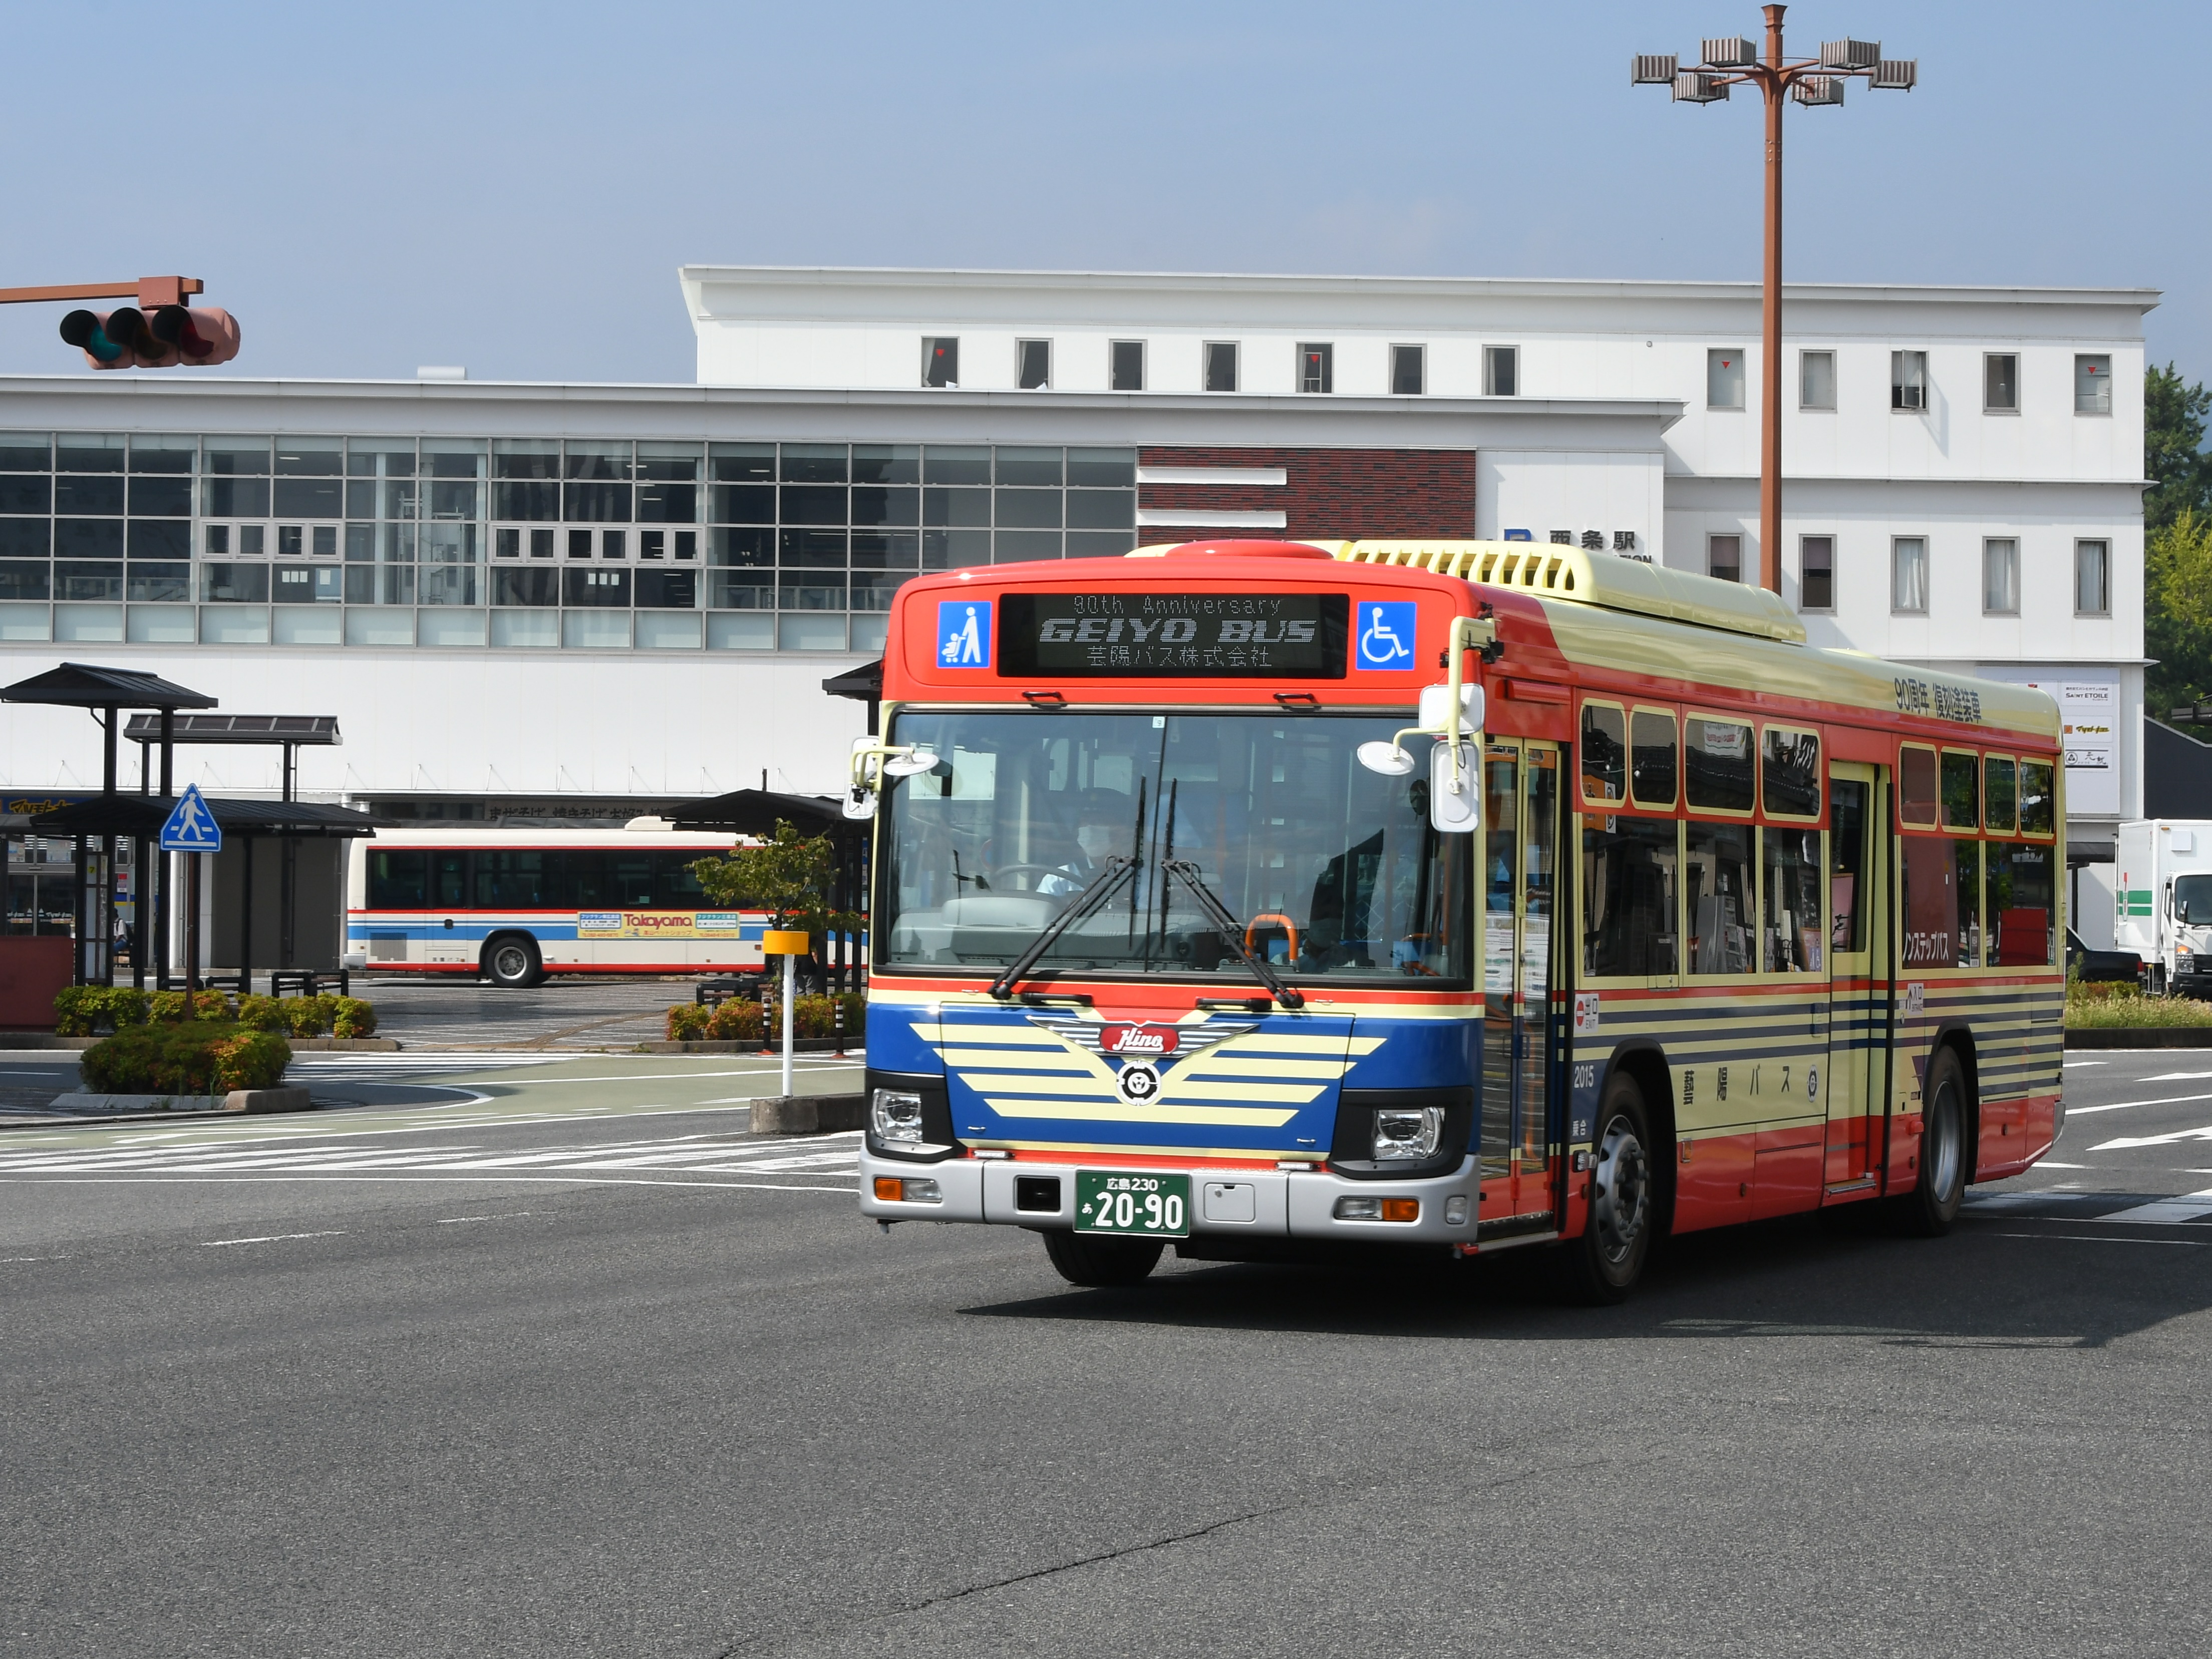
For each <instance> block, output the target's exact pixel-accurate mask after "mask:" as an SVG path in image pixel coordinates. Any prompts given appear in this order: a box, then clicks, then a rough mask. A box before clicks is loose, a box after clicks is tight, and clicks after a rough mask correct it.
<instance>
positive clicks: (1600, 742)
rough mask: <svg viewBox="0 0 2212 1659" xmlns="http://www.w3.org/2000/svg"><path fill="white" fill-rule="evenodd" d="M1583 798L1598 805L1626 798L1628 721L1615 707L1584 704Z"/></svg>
mask: <svg viewBox="0 0 2212 1659" xmlns="http://www.w3.org/2000/svg"><path fill="white" fill-rule="evenodd" d="M1582 773H1583V799H1585V800H1593V801H1599V802H1612V801H1620V800H1626V799H1627V798H1628V790H1627V784H1628V722H1627V720H1626V719H1624V718H1623V717H1622V714H1621V712H1620V709H1618V708H1608V707H1607V706H1606V705H1605V704H1603V703H1595V702H1586V703H1584V704H1583V744H1582Z"/></svg>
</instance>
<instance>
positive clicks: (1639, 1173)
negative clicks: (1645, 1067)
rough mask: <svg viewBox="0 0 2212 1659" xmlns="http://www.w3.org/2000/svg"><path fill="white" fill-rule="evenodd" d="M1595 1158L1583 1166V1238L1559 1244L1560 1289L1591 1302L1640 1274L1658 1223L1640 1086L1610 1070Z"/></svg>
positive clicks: (1617, 1292) (1619, 1291) (1616, 1294)
mask: <svg viewBox="0 0 2212 1659" xmlns="http://www.w3.org/2000/svg"><path fill="white" fill-rule="evenodd" d="M1597 1121H1598V1132H1597V1140H1596V1153H1597V1163H1596V1166H1595V1168H1594V1169H1593V1170H1591V1171H1590V1201H1589V1216H1588V1218H1586V1219H1585V1221H1584V1222H1583V1233H1582V1237H1579V1238H1576V1239H1571V1240H1569V1241H1568V1242H1567V1243H1565V1245H1563V1246H1562V1247H1561V1259H1560V1261H1559V1267H1560V1269H1561V1277H1562V1279H1563V1285H1562V1288H1563V1289H1564V1290H1565V1292H1566V1294H1567V1295H1568V1297H1570V1298H1571V1299H1572V1300H1574V1301H1577V1302H1581V1303H1583V1304H1588V1305H1590V1306H1593V1307H1601V1306H1604V1305H1606V1304H1610V1303H1615V1302H1619V1301H1620V1300H1621V1299H1622V1298H1624V1297H1626V1296H1627V1294H1628V1292H1629V1289H1630V1287H1631V1286H1632V1285H1634V1284H1635V1283H1636V1281H1637V1280H1638V1279H1639V1278H1641V1277H1642V1276H1643V1273H1644V1261H1645V1260H1646V1259H1647V1258H1648V1257H1649V1256H1650V1254H1651V1234H1652V1231H1653V1229H1654V1228H1655V1227H1656V1225H1657V1224H1658V1214H1659V1212H1658V1206H1657V1204H1656V1202H1655V1201H1654V1194H1655V1187H1654V1177H1653V1173H1652V1165H1651V1151H1650V1148H1651V1132H1650V1127H1648V1125H1649V1123H1650V1117H1649V1115H1647V1114H1646V1113H1645V1111H1644V1091H1643V1090H1642V1089H1640V1088H1638V1086H1637V1083H1636V1079H1634V1078H1632V1077H1631V1076H1629V1075H1628V1073H1626V1072H1618V1071H1617V1072H1615V1073H1613V1076H1612V1078H1611V1079H1610V1080H1608V1081H1607V1084H1606V1085H1605V1093H1604V1095H1603V1096H1602V1097H1601V1098H1600V1099H1599V1102H1598V1109H1597Z"/></svg>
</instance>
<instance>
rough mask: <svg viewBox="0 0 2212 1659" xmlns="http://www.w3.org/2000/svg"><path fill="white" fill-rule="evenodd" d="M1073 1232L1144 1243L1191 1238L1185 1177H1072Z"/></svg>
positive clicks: (1082, 1173)
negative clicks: (1135, 1237) (1118, 1236)
mask: <svg viewBox="0 0 2212 1659" xmlns="http://www.w3.org/2000/svg"><path fill="white" fill-rule="evenodd" d="M1075 1231H1078V1232H1079V1233H1131V1234H1135V1235H1138V1236H1139V1237H1148V1238H1188V1237H1190V1177H1189V1176H1187V1175H1177V1174H1175V1173H1172V1172H1162V1173H1160V1174H1157V1175H1152V1174H1143V1173H1139V1172H1136V1171H1129V1172H1127V1173H1124V1172H1123V1171H1121V1170H1077V1171H1076V1172H1075Z"/></svg>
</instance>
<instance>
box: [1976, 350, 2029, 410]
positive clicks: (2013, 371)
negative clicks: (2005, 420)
mask: <svg viewBox="0 0 2212 1659" xmlns="http://www.w3.org/2000/svg"><path fill="white" fill-rule="evenodd" d="M1982 412H1983V413H1984V414H1987V415H2017V414H2019V413H2020V358H2019V356H2018V355H2017V354H2015V353H2014V352H2010V351H1992V352H1990V354H1989V355H1988V356H1985V357H1984V358H1983V359H1982Z"/></svg>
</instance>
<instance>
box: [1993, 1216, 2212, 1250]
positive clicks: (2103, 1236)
mask: <svg viewBox="0 0 2212 1659" xmlns="http://www.w3.org/2000/svg"><path fill="white" fill-rule="evenodd" d="M2095 1219H2097V1220H2100V1221H2101V1220H2104V1219H2105V1218H2104V1217H2102V1216H2099V1217H2096V1218H2095ZM1990 1237H1991V1238H2058V1239H2067V1240H2070V1241H2072V1242H2073V1243H2076V1244H2185V1245H2187V1246H2188V1247H2189V1248H2190V1249H2196V1250H2203V1249H2212V1239H2204V1238H2122V1237H2116V1236H2114V1235H2112V1234H2111V1233H1991V1234H1990Z"/></svg>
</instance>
